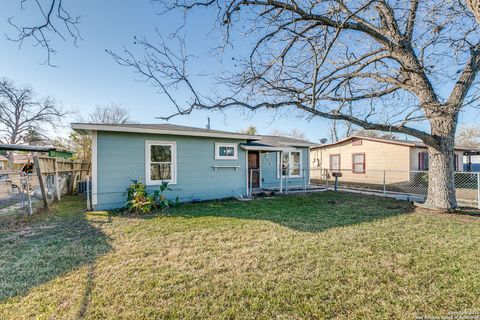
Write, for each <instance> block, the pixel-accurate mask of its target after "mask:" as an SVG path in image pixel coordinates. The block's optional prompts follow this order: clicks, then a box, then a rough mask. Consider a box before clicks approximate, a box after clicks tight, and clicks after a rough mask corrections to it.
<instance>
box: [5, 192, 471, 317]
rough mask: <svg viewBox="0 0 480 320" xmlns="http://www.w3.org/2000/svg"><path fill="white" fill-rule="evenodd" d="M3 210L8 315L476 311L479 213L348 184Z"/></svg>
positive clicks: (378, 314) (396, 314)
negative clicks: (168, 202) (110, 205)
mask: <svg viewBox="0 0 480 320" xmlns="http://www.w3.org/2000/svg"><path fill="white" fill-rule="evenodd" d="M82 207H83V201H82V200H80V199H78V198H75V197H70V198H65V199H64V200H63V201H62V202H61V203H59V204H57V205H56V206H54V208H53V209H52V211H51V212H49V213H41V214H37V215H36V216H33V217H27V218H16V219H13V218H12V216H8V217H0V319H22V318H26V319H32V318H39V319H51V318H55V319H78V318H86V319H104V318H112V319H114V318H115V319H117V318H126V319H127V318H128V319H151V318H183V319H191V318H194V319H206V318H213V319H224V318H245V319H252V318H260V319H271V318H279V319H319V318H320V319H321V318H345V319H346V318H349V319H352V318H357V319H359V318H383V319H395V318H397V319H409V318H415V317H416V316H420V315H428V316H442V315H446V314H447V313H448V312H456V311H467V310H477V311H479V310H480V218H478V217H471V216H466V215H447V214H433V213H428V212H423V211H418V210H417V211H415V212H414V211H413V209H412V208H411V207H410V205H408V204H407V203H405V202H397V201H394V200H389V199H382V198H376V197H368V196H363V195H354V194H345V193H337V194H334V193H316V194H311V195H299V196H288V197H277V198H261V199H257V200H253V201H245V202H240V201H234V200H232V201H225V202H208V203H197V204H185V205H180V206H179V207H177V208H174V209H170V210H169V211H165V212H162V213H161V214H157V215H150V216H147V217H128V216H122V215H118V214H117V215H115V214H111V213H107V212H91V213H84V212H83V211H82Z"/></svg>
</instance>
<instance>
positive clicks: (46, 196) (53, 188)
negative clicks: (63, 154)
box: [33, 156, 90, 208]
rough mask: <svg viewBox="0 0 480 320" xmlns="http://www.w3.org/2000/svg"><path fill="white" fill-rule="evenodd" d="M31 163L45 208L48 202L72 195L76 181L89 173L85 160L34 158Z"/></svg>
mask: <svg viewBox="0 0 480 320" xmlns="http://www.w3.org/2000/svg"><path fill="white" fill-rule="evenodd" d="M33 162H34V165H35V172H36V175H37V178H38V185H39V188H40V192H41V195H42V200H43V205H44V207H45V208H48V207H49V202H50V201H53V200H57V201H60V200H61V199H62V195H65V194H73V193H74V192H75V191H76V188H77V181H80V180H83V179H85V178H86V177H87V176H88V175H89V173H90V162H89V161H85V160H70V159H62V158H52V157H46V156H34V157H33Z"/></svg>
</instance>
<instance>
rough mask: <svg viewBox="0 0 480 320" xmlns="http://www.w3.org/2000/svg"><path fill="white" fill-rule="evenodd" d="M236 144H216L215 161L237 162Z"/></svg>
mask: <svg viewBox="0 0 480 320" xmlns="http://www.w3.org/2000/svg"><path fill="white" fill-rule="evenodd" d="M237 159H238V153H237V144H236V143H215V160H237Z"/></svg>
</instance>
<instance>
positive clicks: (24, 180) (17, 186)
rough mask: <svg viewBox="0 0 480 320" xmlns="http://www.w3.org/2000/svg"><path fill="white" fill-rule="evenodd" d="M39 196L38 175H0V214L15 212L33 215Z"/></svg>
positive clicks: (15, 173)
mask: <svg viewBox="0 0 480 320" xmlns="http://www.w3.org/2000/svg"><path fill="white" fill-rule="evenodd" d="M38 195H39V190H38V180H37V177H36V175H32V174H26V173H23V172H22V173H17V172H14V173H9V174H5V173H3V174H1V175H0V214H2V213H8V212H11V211H14V210H17V211H18V210H20V211H21V212H23V213H25V214H32V212H33V208H34V207H35V206H36V204H37V203H38V199H39V197H38Z"/></svg>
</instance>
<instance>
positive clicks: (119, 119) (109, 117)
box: [88, 103, 130, 124]
mask: <svg viewBox="0 0 480 320" xmlns="http://www.w3.org/2000/svg"><path fill="white" fill-rule="evenodd" d="M88 119H89V121H90V122H92V123H106V124H123V123H127V122H129V121H130V112H129V111H128V109H127V108H125V107H122V106H120V105H116V104H113V103H112V104H110V105H108V106H98V107H96V108H95V111H93V112H92V113H90V114H89V115H88Z"/></svg>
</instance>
